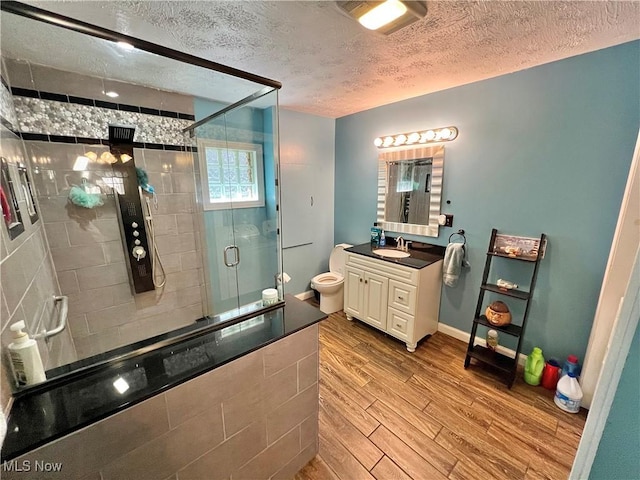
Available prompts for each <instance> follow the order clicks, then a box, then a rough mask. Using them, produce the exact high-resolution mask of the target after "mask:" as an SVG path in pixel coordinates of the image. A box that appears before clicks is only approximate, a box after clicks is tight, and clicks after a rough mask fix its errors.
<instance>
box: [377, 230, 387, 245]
mask: <svg viewBox="0 0 640 480" xmlns="http://www.w3.org/2000/svg"><path fill="white" fill-rule="evenodd" d="M386 244H387V239H386V238H385V236H384V230H382V233H381V234H380V242H379V243H378V245H380V246H381V247H384V246H385V245H386Z"/></svg>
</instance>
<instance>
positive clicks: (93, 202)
mask: <svg viewBox="0 0 640 480" xmlns="http://www.w3.org/2000/svg"><path fill="white" fill-rule="evenodd" d="M69 200H71V203H73V204H74V205H77V206H79V207H84V208H95V207H99V206H101V205H104V202H103V201H102V196H101V195H99V194H95V193H87V192H85V191H84V189H83V188H81V187H78V186H76V185H74V186H73V187H71V190H69Z"/></svg>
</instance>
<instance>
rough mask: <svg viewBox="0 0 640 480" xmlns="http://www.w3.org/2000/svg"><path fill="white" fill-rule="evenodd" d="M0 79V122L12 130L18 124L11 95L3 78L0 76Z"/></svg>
mask: <svg viewBox="0 0 640 480" xmlns="http://www.w3.org/2000/svg"><path fill="white" fill-rule="evenodd" d="M0 80H1V82H0V123H2V125H4V126H5V127H7V128H8V129H9V130H13V129H14V128H16V126H17V125H18V118H17V116H16V110H15V107H14V104H13V97H12V96H11V91H10V90H9V85H8V84H7V82H6V81H5V79H4V78H3V77H0Z"/></svg>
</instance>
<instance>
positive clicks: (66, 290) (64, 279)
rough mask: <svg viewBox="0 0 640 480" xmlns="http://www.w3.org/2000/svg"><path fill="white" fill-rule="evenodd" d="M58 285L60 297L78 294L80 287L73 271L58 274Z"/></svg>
mask: <svg viewBox="0 0 640 480" xmlns="http://www.w3.org/2000/svg"><path fill="white" fill-rule="evenodd" d="M58 283H59V284H60V292H61V293H62V295H70V294H72V293H78V292H79V291H80V286H79V285H78V277H77V276H76V272H75V270H68V271H66V272H59V273H58Z"/></svg>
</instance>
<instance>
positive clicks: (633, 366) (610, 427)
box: [589, 327, 640, 480]
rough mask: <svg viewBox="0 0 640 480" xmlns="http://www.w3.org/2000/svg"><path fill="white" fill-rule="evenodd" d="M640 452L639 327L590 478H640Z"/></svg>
mask: <svg viewBox="0 0 640 480" xmlns="http://www.w3.org/2000/svg"><path fill="white" fill-rule="evenodd" d="M639 451H640V327H636V333H635V336H634V337H633V342H632V343H631V348H630V349H629V355H628V356H627V361H626V363H625V365H624V370H622V376H621V377H620V383H619V384H618V390H616V396H615V398H614V400H613V404H612V405H611V412H610V413H609V417H608V418H607V424H606V425H605V428H604V432H603V433H602V438H601V439H600V445H598V452H597V453H596V458H595V459H594V461H593V465H592V466H591V474H590V475H589V478H590V479H592V480H628V479H632V478H639V477H640V457H638V452H639Z"/></svg>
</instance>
